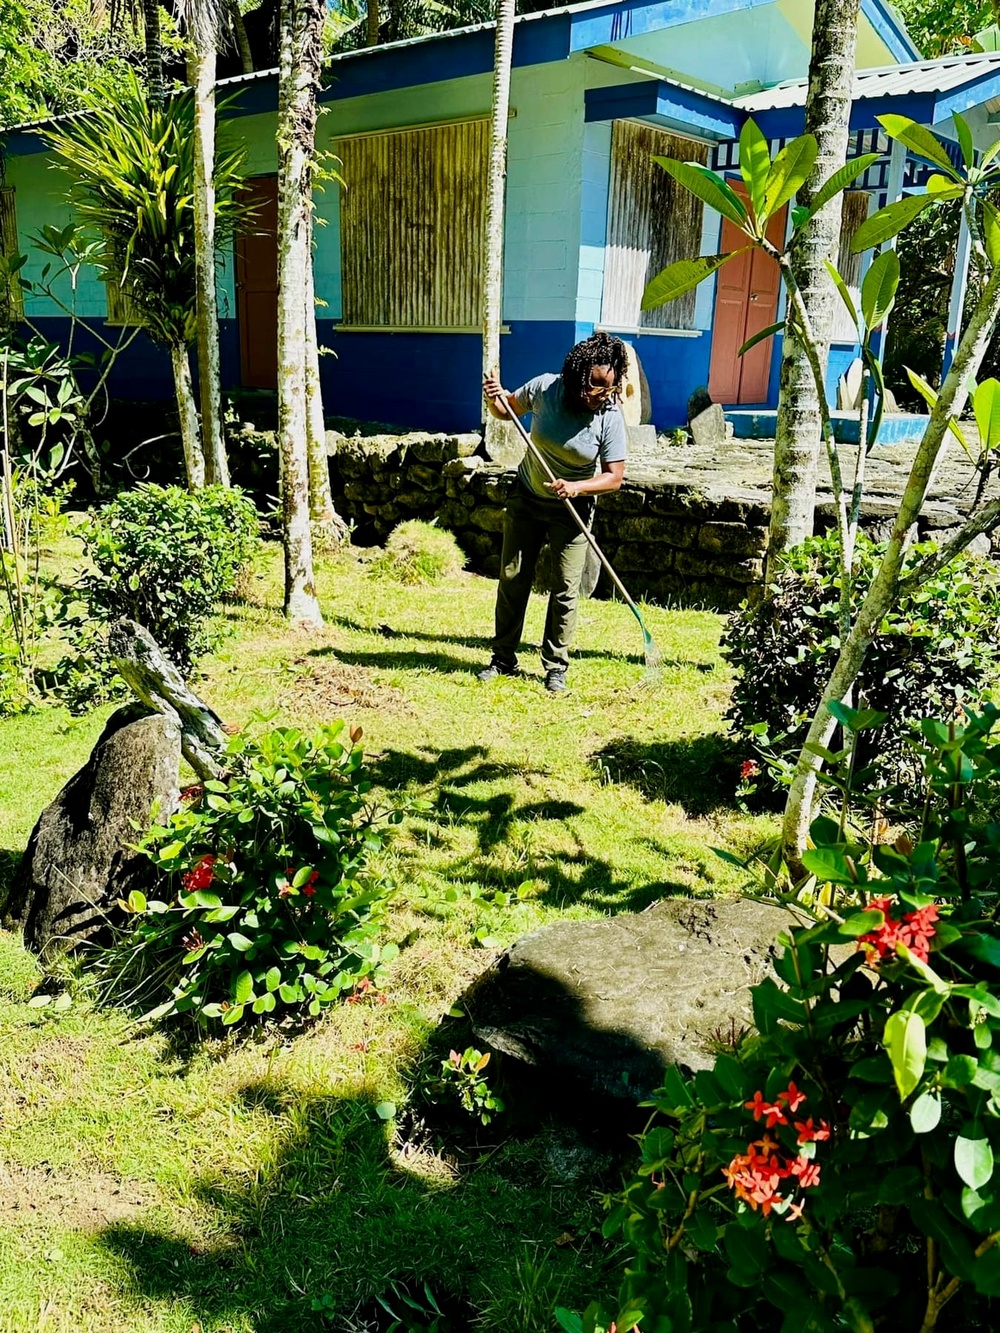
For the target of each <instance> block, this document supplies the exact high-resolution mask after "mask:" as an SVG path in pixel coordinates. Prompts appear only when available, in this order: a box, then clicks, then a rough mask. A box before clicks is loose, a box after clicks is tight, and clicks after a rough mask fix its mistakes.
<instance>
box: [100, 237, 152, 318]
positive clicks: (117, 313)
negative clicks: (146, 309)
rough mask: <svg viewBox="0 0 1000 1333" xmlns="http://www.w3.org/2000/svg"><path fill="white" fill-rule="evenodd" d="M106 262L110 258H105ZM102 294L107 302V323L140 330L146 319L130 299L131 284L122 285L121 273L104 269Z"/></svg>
mask: <svg viewBox="0 0 1000 1333" xmlns="http://www.w3.org/2000/svg"><path fill="white" fill-rule="evenodd" d="M105 258H106V261H107V260H109V258H110V256H109V255H106V256H105ZM103 281H104V293H105V296H106V297H107V302H108V318H107V323H108V324H110V325H112V326H115V327H118V328H141V327H142V326H143V325H144V324H145V323H146V317H145V315H144V314H143V313H142V310H141V308H140V307H139V306H137V305H136V303H135V301H133V299H132V292H131V283H130V282H127V281H126V282H125V283H124V284H123V283H122V277H121V271H120V269H118V268H113V267H111V266H110V264H109V267H108V268H106V269H105V272H104V276H103Z"/></svg>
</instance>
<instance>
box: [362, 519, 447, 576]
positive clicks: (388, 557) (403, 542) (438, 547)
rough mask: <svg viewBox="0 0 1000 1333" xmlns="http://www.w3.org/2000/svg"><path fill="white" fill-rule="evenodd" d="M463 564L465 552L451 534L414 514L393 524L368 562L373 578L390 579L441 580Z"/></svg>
mask: <svg viewBox="0 0 1000 1333" xmlns="http://www.w3.org/2000/svg"><path fill="white" fill-rule="evenodd" d="M464 568H465V556H464V555H463V553H462V548H461V547H460V546H459V544H458V542H457V541H456V540H455V538H454V537H453V536H452V534H451V533H450V532H446V531H445V529H444V528H439V527H436V526H435V525H434V524H433V523H423V522H421V521H420V519H416V518H412V519H410V520H409V521H408V522H406V523H400V525H399V527H398V528H393V530H392V532H390V534H389V536H388V538H387V540H386V543H385V549H384V550H383V551H381V552H380V553H379V554H378V555H377V556H376V557H375V558H374V559H373V560H372V562H371V564H370V565H369V570H370V572H371V573H372V574H374V575H375V576H376V577H377V578H384V579H390V580H392V581H393V582H394V583H442V582H444V581H445V580H446V579H453V578H455V577H456V576H457V575H458V574H460V573H461V572H462V570H463V569H464Z"/></svg>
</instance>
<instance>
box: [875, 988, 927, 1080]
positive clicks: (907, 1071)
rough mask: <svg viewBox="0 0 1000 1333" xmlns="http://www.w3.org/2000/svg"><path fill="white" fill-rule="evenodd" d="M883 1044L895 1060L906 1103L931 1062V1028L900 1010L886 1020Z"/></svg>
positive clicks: (919, 1018) (894, 1066) (893, 1070)
mask: <svg viewBox="0 0 1000 1333" xmlns="http://www.w3.org/2000/svg"><path fill="white" fill-rule="evenodd" d="M882 1045H883V1046H884V1047H885V1049H886V1051H887V1052H888V1054H889V1059H890V1060H891V1061H892V1072H893V1074H894V1075H895V1078H896V1087H897V1088H898V1089H899V1096H900V1099H901V1100H902V1101H905V1100H906V1098H907V1097H909V1095H910V1093H911V1092H912V1091H913V1090H914V1088H916V1086H917V1084H918V1083H919V1082H920V1080H921V1078H922V1077H923V1072H924V1065H925V1064H926V1063H927V1029H926V1028H925V1026H924V1020H923V1019H922V1018H921V1017H920V1015H919V1014H914V1013H907V1012H905V1011H904V1010H899V1011H897V1012H896V1013H894V1014H890V1015H889V1017H888V1018H887V1019H886V1023H885V1031H884V1033H883V1034H882Z"/></svg>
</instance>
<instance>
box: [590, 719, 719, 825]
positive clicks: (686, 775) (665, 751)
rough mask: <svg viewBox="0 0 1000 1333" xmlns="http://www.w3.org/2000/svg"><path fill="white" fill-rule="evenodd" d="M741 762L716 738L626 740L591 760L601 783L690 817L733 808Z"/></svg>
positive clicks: (612, 745)
mask: <svg viewBox="0 0 1000 1333" xmlns="http://www.w3.org/2000/svg"><path fill="white" fill-rule="evenodd" d="M741 758H745V754H744V753H743V751H742V750H741V748H740V746H739V745H738V743H737V742H736V741H734V740H731V739H730V738H729V737H728V736H725V735H721V734H720V733H718V732H710V733H709V734H708V735H705V736H695V737H692V738H690V739H683V740H675V741H652V742H647V741H638V740H636V739H635V738H634V737H632V736H625V737H621V738H619V739H618V740H614V741H611V742H609V744H607V745H605V746H604V747H603V748H602V749H600V750H597V751H595V752H594V755H593V759H594V763H595V764H596V765H597V767H598V770H599V772H600V774H601V776H602V778H603V779H604V781H605V782H608V783H615V784H623V785H626V786H630V787H633V788H634V789H635V790H636V791H638V792H639V793H641V795H642V796H644V797H645V798H646V800H647V801H665V802H667V803H668V804H672V805H679V806H681V807H682V809H683V810H684V811H685V813H686V814H688V815H695V816H697V815H707V814H711V813H712V811H714V810H718V809H720V808H722V807H728V808H730V809H732V808H733V804H734V801H733V794H734V792H735V791H736V788H737V785H738V783H739V767H740V759H741Z"/></svg>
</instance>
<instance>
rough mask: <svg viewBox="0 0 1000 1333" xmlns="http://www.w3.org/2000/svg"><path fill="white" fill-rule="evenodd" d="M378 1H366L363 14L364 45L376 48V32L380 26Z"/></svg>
mask: <svg viewBox="0 0 1000 1333" xmlns="http://www.w3.org/2000/svg"><path fill="white" fill-rule="evenodd" d="M378 10H379V7H378V0H368V9H367V11H366V14H365V45H366V46H378V30H379V27H380V24H381V20H380V16H379V12H378Z"/></svg>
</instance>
